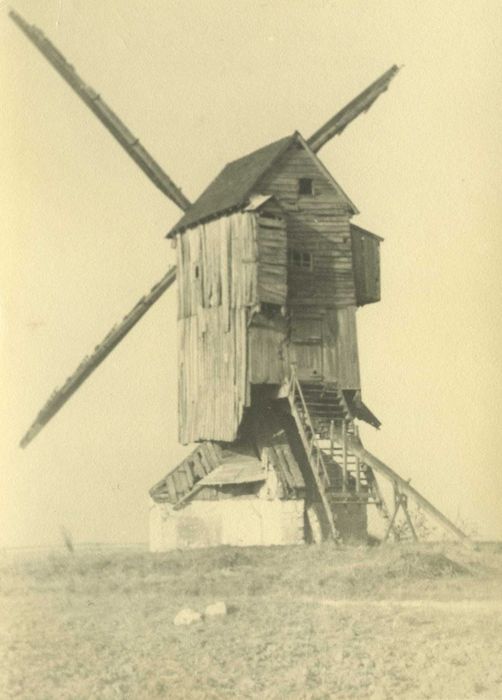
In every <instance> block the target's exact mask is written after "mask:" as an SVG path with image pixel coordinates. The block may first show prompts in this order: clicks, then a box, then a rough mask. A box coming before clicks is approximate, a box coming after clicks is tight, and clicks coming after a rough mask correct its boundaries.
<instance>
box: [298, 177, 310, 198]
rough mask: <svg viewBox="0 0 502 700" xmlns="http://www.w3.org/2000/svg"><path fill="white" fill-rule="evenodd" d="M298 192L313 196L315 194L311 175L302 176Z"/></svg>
mask: <svg viewBox="0 0 502 700" xmlns="http://www.w3.org/2000/svg"><path fill="white" fill-rule="evenodd" d="M298 194H301V195H303V196H307V197H311V196H312V195H313V194H314V183H313V182H312V178H310V177H301V178H300V179H299V180H298Z"/></svg>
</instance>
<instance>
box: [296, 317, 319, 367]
mask: <svg viewBox="0 0 502 700" xmlns="http://www.w3.org/2000/svg"><path fill="white" fill-rule="evenodd" d="M291 355H292V360H293V362H295V363H296V373H297V376H298V379H300V380H303V381H312V380H314V381H315V380H320V379H322V377H323V367H322V319H321V318H312V317H310V316H309V317H308V318H307V317H295V316H294V317H293V318H292V320H291Z"/></svg>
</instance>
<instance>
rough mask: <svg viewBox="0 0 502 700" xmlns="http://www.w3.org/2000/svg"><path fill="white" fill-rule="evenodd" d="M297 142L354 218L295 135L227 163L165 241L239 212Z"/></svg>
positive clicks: (323, 171) (299, 136)
mask: <svg viewBox="0 0 502 700" xmlns="http://www.w3.org/2000/svg"><path fill="white" fill-rule="evenodd" d="M294 141H296V142H297V143H300V144H301V145H302V146H303V148H305V150H306V151H307V153H308V154H309V156H310V157H311V158H312V160H313V161H314V162H315V163H316V165H317V167H318V168H319V170H320V171H321V172H322V173H323V175H324V176H325V177H326V178H327V179H328V180H329V181H330V183H331V184H332V185H333V187H335V188H336V189H337V191H338V192H339V193H340V194H341V195H342V196H343V197H344V198H345V199H346V201H347V203H348V204H349V206H350V207H351V209H352V211H353V212H354V213H355V214H357V213H358V210H357V208H356V206H355V205H354V204H353V203H352V202H351V201H350V199H349V198H348V196H347V195H346V194H345V192H344V191H343V190H342V188H341V187H340V185H339V184H338V183H337V182H336V181H335V180H334V178H333V176H332V175H331V173H330V172H329V171H328V170H327V168H326V167H325V166H324V165H323V164H322V163H321V161H320V160H319V158H318V157H317V156H316V155H315V153H314V152H313V151H312V150H311V149H310V147H309V145H308V144H307V142H306V141H305V139H303V137H302V136H301V135H300V134H299V133H298V132H297V131H295V133H294V134H291V136H286V137H285V138H282V139H279V140H278V141H274V142H273V143H270V144H268V146H263V147H262V148H259V149H258V150H257V151H253V152H252V153H249V154H248V155H247V156H243V157H242V158H238V159H237V160H234V161H232V162H231V163H228V164H227V165H226V166H225V167H224V168H223V170H222V171H221V172H220V174H219V175H218V176H217V177H216V178H215V179H214V180H213V181H212V182H211V183H210V184H209V186H208V187H206V189H205V190H204V192H203V193H202V194H201V195H200V197H199V198H198V199H196V200H195V202H194V203H193V204H192V205H191V207H189V208H188V209H187V211H186V212H185V213H184V214H183V216H182V217H181V219H180V220H179V221H178V223H177V224H176V225H175V226H174V227H173V228H172V229H171V230H170V231H169V233H168V234H167V236H166V238H172V237H173V236H175V235H176V234H177V233H181V232H182V231H185V230H186V229H187V228H191V227H193V226H195V225H197V224H199V223H202V222H204V221H208V220H209V219H213V218H215V217H216V216H221V215H222V214H224V213H230V212H231V211H235V210H237V209H240V208H241V207H242V206H244V205H245V204H247V203H248V201H249V197H250V195H251V194H253V189H254V187H255V186H256V185H257V184H258V181H259V180H260V179H261V178H262V177H263V175H265V173H266V172H267V171H268V170H269V169H270V168H271V167H272V165H273V164H274V163H275V162H276V161H277V160H278V159H279V158H280V156H282V154H283V153H285V152H286V151H287V150H288V148H289V147H290V145H291V144H292V143H293V142H294Z"/></svg>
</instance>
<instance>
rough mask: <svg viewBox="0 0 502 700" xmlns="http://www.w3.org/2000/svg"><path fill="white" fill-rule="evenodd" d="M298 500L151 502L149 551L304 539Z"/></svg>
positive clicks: (301, 504) (302, 512)
mask: <svg viewBox="0 0 502 700" xmlns="http://www.w3.org/2000/svg"><path fill="white" fill-rule="evenodd" d="M304 509H305V504H304V501H303V500H284V501H283V500H279V499H275V500H264V499H262V498H256V497H237V498H229V499H224V500H215V501H202V500H201V501H197V500H193V501H191V502H190V503H189V504H188V505H186V506H185V507H184V508H181V509H180V510H173V508H172V506H171V505H169V504H168V503H155V502H152V505H151V509H150V550H151V551H152V552H165V551H167V550H170V549H190V548H196V547H214V546H217V545H234V546H242V547H246V546H250V545H280V544H282V545H286V544H301V543H303V542H304Z"/></svg>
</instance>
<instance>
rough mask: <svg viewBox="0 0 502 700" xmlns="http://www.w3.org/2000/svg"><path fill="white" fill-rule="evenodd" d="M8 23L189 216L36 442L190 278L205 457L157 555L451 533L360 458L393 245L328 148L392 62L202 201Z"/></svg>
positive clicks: (182, 350)
mask: <svg viewBox="0 0 502 700" xmlns="http://www.w3.org/2000/svg"><path fill="white" fill-rule="evenodd" d="M11 17H12V19H13V20H14V21H15V22H16V24H17V25H18V26H19V27H20V28H21V30H22V31H23V32H24V33H25V34H26V35H27V36H28V38H29V39H30V40H31V41H32V42H33V43H34V44H35V45H36V46H37V48H38V49H39V50H40V51H41V52H42V53H43V54H44V56H45V57H46V58H47V59H48V60H49V61H50V62H51V63H52V65H53V66H54V67H55V68H56V70H57V71H58V72H59V73H60V74H61V76H62V77H63V78H64V79H65V80H66V81H67V82H68V83H69V84H70V86H71V87H72V88H73V89H74V90H75V91H76V92H77V94H78V95H79V96H80V97H81V98H82V99H83V100H84V102H85V103H86V104H87V105H88V106H89V108H90V109H91V110H92V111H93V112H94V113H95V114H96V116H97V117H98V118H99V119H100V120H101V121H102V123H103V124H104V125H105V126H106V128H107V129H108V130H109V131H110V132H111V133H112V135H113V136H114V137H115V138H116V139H117V140H118V141H119V143H120V144H121V145H122V146H123V147H124V149H125V150H126V151H127V152H128V154H129V155H130V156H131V157H132V158H133V159H134V160H135V161H136V163H137V164H138V165H139V166H140V167H141V168H142V170H143V171H144V172H145V173H146V174H147V175H148V176H149V177H150V179H151V180H152V181H153V182H154V184H155V185H156V186H157V187H159V189H161V190H162V191H163V192H164V193H165V194H166V195H167V196H168V197H169V198H170V199H172V200H173V201H174V202H175V203H176V204H177V205H178V206H179V207H180V208H181V209H182V210H183V212H184V213H183V216H182V218H181V219H180V221H179V222H178V223H177V224H176V225H175V226H174V227H173V228H172V229H171V231H169V233H168V234H167V237H168V238H169V239H170V240H171V242H172V245H173V246H175V247H176V253H177V266H176V268H172V269H171V270H169V271H168V272H167V274H166V275H165V277H164V278H163V279H162V280H161V281H160V282H159V283H158V284H157V285H155V286H154V287H153V288H152V290H151V291H150V293H149V294H147V295H146V296H145V297H143V299H141V300H140V301H139V302H138V304H137V305H136V306H135V307H134V309H133V310H132V311H131V312H130V313H129V314H127V316H126V317H125V318H124V319H123V321H122V322H121V323H119V324H118V325H117V326H116V327H114V328H113V329H112V330H111V331H110V333H109V334H108V335H107V336H106V338H105V339H104V340H103V341H102V343H100V344H99V345H98V346H97V347H96V349H95V352H94V353H93V354H92V355H91V356H90V357H87V358H85V359H84V361H83V362H82V363H81V365H80V366H79V367H78V368H77V370H76V371H75V373H74V374H73V375H72V376H71V377H69V378H68V379H67V381H66V382H65V384H64V385H63V386H62V387H61V388H60V389H59V390H57V391H56V392H55V393H54V394H53V395H52V397H51V398H50V399H49V401H48V402H47V404H46V405H45V406H44V407H43V408H42V410H41V411H40V413H39V414H38V416H37V418H36V420H35V422H34V423H33V425H32V426H31V427H30V429H29V430H28V432H27V434H26V435H25V436H24V438H23V440H22V442H21V444H22V445H23V446H26V445H27V444H28V443H29V442H30V441H31V440H32V439H33V437H35V435H36V434H37V433H38V432H39V431H40V430H41V429H42V427H43V426H44V425H45V424H46V423H47V422H48V421H49V420H50V419H51V418H52V417H53V416H54V415H55V414H56V413H57V411H58V410H59V409H60V408H61V407H62V406H63V405H64V403H65V402H66V401H67V400H68V399H69V398H70V397H71V395H72V394H73V393H74V392H75V391H76V389H77V388H78V387H79V386H80V385H81V384H82V383H83V382H84V381H85V379H86V378H87V377H88V376H89V375H90V374H91V373H92V372H93V371H94V369H95V368H96V367H97V366H98V365H99V364H100V363H101V362H102V361H103V360H104V359H105V357H107V356H108V355H109V354H110V352H111V351H112V350H113V348H114V347H116V345H117V344H118V343H119V342H120V340H122V338H123V337H124V336H125V335H126V334H127V333H128V331H129V330H130V329H131V328H132V327H133V326H134V325H135V324H136V323H137V322H138V321H139V319H140V318H141V317H142V316H143V315H144V313H146V311H147V310H148V309H149V308H150V307H151V306H152V304H153V303H154V302H155V301H156V300H157V299H159V298H160V296H162V294H163V293H164V292H165V291H166V290H167V289H168V288H169V286H171V284H172V283H173V282H174V280H175V279H177V282H178V284H177V289H178V321H177V326H178V328H177V331H178V384H179V392H178V406H179V439H180V442H181V443H183V444H192V443H196V447H195V449H194V450H193V452H192V453H191V454H190V455H189V456H188V457H187V458H186V459H185V460H183V462H182V463H181V464H179V465H177V466H176V465H171V469H170V470H169V472H168V474H167V475H166V476H165V477H164V478H163V479H162V480H161V481H160V482H159V483H158V484H156V485H155V486H154V487H153V488H152V489H151V491H150V495H151V498H152V509H151V525H152V527H151V533H152V536H151V545H152V549H154V550H164V549H169V548H172V547H178V548H179V547H193V546H210V545H217V544H242V545H249V544H292V543H299V542H304V541H309V540H314V541H320V540H323V539H326V538H334V539H342V540H351V539H355V540H359V541H361V540H365V539H366V538H367V517H366V513H367V506H368V504H370V503H371V504H375V505H376V506H377V507H378V508H379V509H380V511H381V512H382V514H383V515H384V516H386V517H389V513H388V512H387V509H386V507H385V504H384V501H383V499H382V495H381V493H380V490H379V488H378V483H377V480H376V478H375V472H376V473H378V474H380V475H382V476H384V477H386V478H387V479H390V480H391V481H392V483H393V486H394V490H395V495H396V499H395V508H394V513H393V514H392V517H391V518H390V519H389V525H388V528H387V534H388V533H389V532H390V531H391V529H392V527H393V525H394V520H395V517H396V514H397V511H398V509H399V508H403V510H404V512H405V515H406V517H407V518H408V521H409V522H410V528H411V532H413V527H412V525H411V521H410V520H409V516H408V511H407V509H406V498H407V496H412V497H414V498H415V499H416V500H417V501H418V502H419V504H420V505H421V506H422V507H423V508H425V509H427V510H428V512H429V513H430V514H432V515H434V516H435V517H436V518H438V519H439V520H441V522H442V523H443V525H445V526H446V527H447V528H449V529H450V530H451V531H453V532H454V534H455V535H457V536H459V537H463V533H461V532H460V531H459V530H458V529H457V528H456V527H455V526H454V525H453V524H452V523H450V521H448V520H447V519H446V518H445V517H444V516H443V515H442V514H441V513H439V512H438V511H437V510H436V509H435V508H434V507H433V506H432V505H431V504H430V503H429V502H428V501H426V500H425V499H424V498H423V497H421V496H420V494H418V493H417V492H416V491H415V490H414V489H413V488H412V487H411V486H410V485H409V484H408V483H407V482H406V481H404V480H403V479H401V478H400V477H399V476H398V475H397V473H396V472H394V471H393V470H391V469H390V468H389V467H387V466H386V465H384V464H383V463H382V462H380V460H378V459H377V458H376V457H375V456H374V455H371V454H370V453H368V452H367V451H366V450H364V448H363V446H362V444H361V442H360V440H359V437H358V427H357V425H358V421H361V420H362V421H365V422H367V423H369V424H371V425H373V426H374V427H379V425H380V423H379V421H378V419H377V418H376V417H375V415H374V414H373V413H372V412H371V411H370V410H369V408H367V407H366V406H365V404H364V403H363V401H362V398H361V380H360V372H359V360H358V346H357V331H356V311H357V308H358V307H360V306H362V305H364V304H369V303H374V302H377V301H379V299H380V265H379V257H380V251H379V248H380V243H381V241H382V240H383V239H382V238H380V237H379V236H377V235H375V234H374V233H372V232H369V231H366V230H364V229H362V228H360V227H358V226H356V225H355V224H354V223H352V217H353V216H354V215H355V214H357V213H358V212H357V208H356V206H355V205H354V204H353V202H352V201H351V199H350V198H349V196H348V195H347V194H346V193H345V192H344V191H343V189H342V188H341V186H340V185H339V184H338V183H337V182H336V181H335V179H334V178H333V176H332V175H331V174H330V173H329V172H328V170H327V169H326V168H325V166H324V165H323V164H322V162H321V161H320V160H319V158H318V155H317V153H318V151H319V150H320V148H321V147H322V146H324V145H325V144H326V143H327V142H328V141H329V140H330V139H331V138H332V137H333V136H335V135H337V134H339V133H341V132H342V131H343V130H344V129H345V127H346V126H347V125H348V124H349V123H350V122H351V121H352V120H353V119H354V118H355V117H357V116H358V115H359V114H361V113H362V112H365V111H366V110H367V109H369V107H370V106H371V105H372V104H373V102H374V101H375V100H376V99H377V98H378V96H379V95H380V94H381V93H382V92H384V91H385V90H386V89H387V88H388V86H389V83H390V81H391V80H392V78H393V77H394V75H395V74H396V72H397V70H398V69H397V67H396V66H393V67H392V68H391V69H390V70H389V71H387V72H386V73H385V74H384V75H383V76H381V77H380V78H379V79H378V80H376V81H375V82H374V83H373V84H372V85H370V86H369V87H368V88H367V89H366V90H365V91H364V92H363V93H361V94H360V95H359V96H358V97H356V98H355V99H354V100H353V101H352V102H351V103H350V104H349V105H347V106H346V107H345V108H344V109H342V110H341V111H340V112H338V113H337V114H336V115H335V116H334V117H333V118H332V119H330V120H329V121H328V122H327V123H326V124H325V125H324V126H322V127H321V128H320V129H319V130H318V131H317V132H316V133H315V134H313V135H312V136H311V137H310V138H308V139H304V138H303V137H302V136H301V135H300V134H299V133H298V132H295V133H294V134H292V135H290V136H287V137H285V138H282V139H280V140H279V141H276V142H274V143H272V144H269V145H268V146H265V147H263V148H260V149H259V150H257V151H254V152H253V153H251V154H249V155H247V156H244V157H243V158H240V159H238V160H236V161H234V162H232V163H230V164H228V165H227V166H226V167H225V168H224V169H223V170H222V171H221V173H220V174H219V175H218V176H217V177H216V178H215V180H213V182H212V183H211V184H210V185H209V186H208V187H207V188H206V190H205V191H204V192H203V193H202V194H201V195H200V197H199V198H198V199H197V200H196V201H195V202H194V203H193V204H191V203H190V202H189V200H188V199H187V198H186V197H185V195H184V194H183V193H182V192H181V190H180V189H179V188H178V187H177V186H176V185H175V184H174V183H173V182H172V180H171V179H170V178H169V177H168V176H167V175H166V173H165V172H164V171H163V170H162V168H161V167H160V166H159V165H158V164H157V163H156V162H155V160H154V159H153V158H152V157H151V156H150V154H149V153H148V152H147V151H146V150H145V149H144V148H143V146H142V145H141V144H140V143H139V141H138V140H137V139H136V138H135V137H134V136H133V135H132V134H131V133H130V132H129V130H128V129H127V128H126V127H125V125H124V124H123V123H122V122H121V121H120V119H119V118H118V117H117V116H116V115H115V114H114V112H113V111H112V110H111V109H110V108H109V107H108V106H107V105H106V103H105V102H104V101H103V100H102V99H101V98H100V96H99V95H98V94H97V93H96V92H95V91H94V90H92V88H90V87H88V86H87V85H86V84H85V83H84V82H83V81H82V80H81V79H80V78H79V76H78V75H77V74H76V72H75V71H74V69H73V68H72V67H71V66H70V65H69V64H68V63H67V62H66V60H65V59H64V57H63V56H62V55H61V54H60V53H59V52H58V51H57V49H56V48H55V47H54V46H53V45H52V44H51V43H50V42H49V41H48V39H47V38H46V37H45V36H44V35H43V34H42V33H41V32H40V30H38V29H37V28H35V27H33V26H31V25H29V24H27V23H26V22H25V21H24V20H23V19H22V18H21V17H19V15H17V14H15V13H11Z"/></svg>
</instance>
